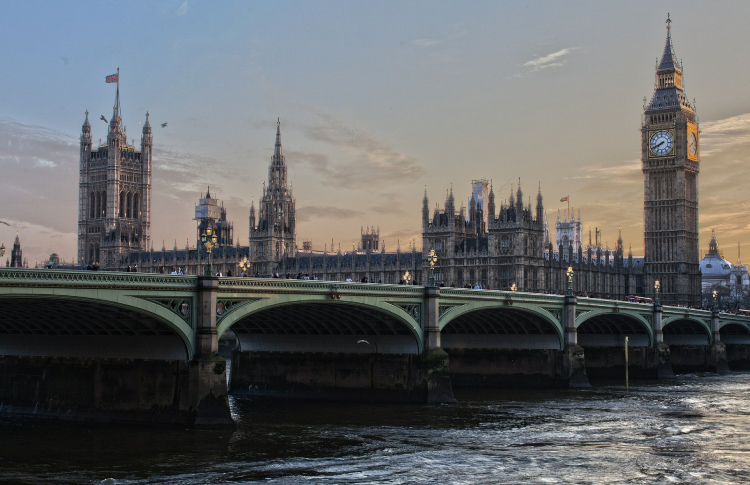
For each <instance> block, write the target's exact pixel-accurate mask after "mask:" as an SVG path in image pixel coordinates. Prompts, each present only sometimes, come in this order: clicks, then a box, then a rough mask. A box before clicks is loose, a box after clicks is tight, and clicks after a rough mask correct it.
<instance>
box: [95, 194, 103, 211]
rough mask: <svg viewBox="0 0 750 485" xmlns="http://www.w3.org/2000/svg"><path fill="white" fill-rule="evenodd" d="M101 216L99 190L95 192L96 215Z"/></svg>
mask: <svg viewBox="0 0 750 485" xmlns="http://www.w3.org/2000/svg"><path fill="white" fill-rule="evenodd" d="M101 216H102V194H101V192H97V193H96V217H101Z"/></svg>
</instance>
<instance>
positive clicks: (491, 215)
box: [487, 182, 495, 224]
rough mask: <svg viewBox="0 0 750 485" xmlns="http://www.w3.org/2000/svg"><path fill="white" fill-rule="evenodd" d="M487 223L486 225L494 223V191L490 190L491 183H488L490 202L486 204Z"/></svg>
mask: <svg viewBox="0 0 750 485" xmlns="http://www.w3.org/2000/svg"><path fill="white" fill-rule="evenodd" d="M487 222H488V224H492V223H493V222H495V191H494V190H493V188H492V182H490V200H489V202H488V203H487Z"/></svg>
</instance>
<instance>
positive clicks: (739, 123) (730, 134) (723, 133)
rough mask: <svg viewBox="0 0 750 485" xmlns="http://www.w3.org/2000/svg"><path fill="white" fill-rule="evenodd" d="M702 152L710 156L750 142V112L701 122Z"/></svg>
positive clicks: (703, 154)
mask: <svg viewBox="0 0 750 485" xmlns="http://www.w3.org/2000/svg"><path fill="white" fill-rule="evenodd" d="M700 128H701V132H700V135H701V138H700V154H701V156H702V157H703V156H708V155H711V154H713V153H715V152H717V151H721V150H726V149H728V148H730V147H732V146H735V145H738V144H744V143H748V142H750V113H744V114H741V115H737V116H732V117H730V118H725V119H723V120H716V121H705V122H703V123H701V125H700Z"/></svg>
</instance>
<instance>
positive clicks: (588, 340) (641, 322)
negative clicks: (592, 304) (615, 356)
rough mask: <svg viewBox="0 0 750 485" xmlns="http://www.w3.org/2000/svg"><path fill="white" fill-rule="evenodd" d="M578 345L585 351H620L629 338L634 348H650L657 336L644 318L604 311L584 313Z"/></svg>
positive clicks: (625, 312) (578, 321) (579, 328)
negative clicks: (606, 349)
mask: <svg viewBox="0 0 750 485" xmlns="http://www.w3.org/2000/svg"><path fill="white" fill-rule="evenodd" d="M576 329H577V331H578V343H579V344H580V345H581V346H583V347H587V346H588V347H619V346H622V345H623V344H624V342H625V337H626V336H627V337H628V344H629V345H631V346H633V347H649V346H651V344H652V343H653V338H654V333H653V329H652V328H651V323H650V322H649V321H648V320H646V319H645V318H644V317H643V316H642V315H640V314H638V313H635V312H629V311H617V310H616V309H614V308H606V309H604V308H602V309H596V310H591V311H587V312H584V313H581V314H580V315H579V316H578V317H577V318H576Z"/></svg>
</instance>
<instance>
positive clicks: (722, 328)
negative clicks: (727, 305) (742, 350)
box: [719, 322, 750, 345]
mask: <svg viewBox="0 0 750 485" xmlns="http://www.w3.org/2000/svg"><path fill="white" fill-rule="evenodd" d="M719 336H720V338H721V341H722V342H723V343H725V344H730V345H731V344H745V345H747V344H750V325H748V324H747V323H744V322H743V323H739V322H727V323H724V324H722V325H719Z"/></svg>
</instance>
